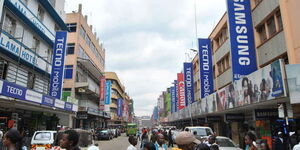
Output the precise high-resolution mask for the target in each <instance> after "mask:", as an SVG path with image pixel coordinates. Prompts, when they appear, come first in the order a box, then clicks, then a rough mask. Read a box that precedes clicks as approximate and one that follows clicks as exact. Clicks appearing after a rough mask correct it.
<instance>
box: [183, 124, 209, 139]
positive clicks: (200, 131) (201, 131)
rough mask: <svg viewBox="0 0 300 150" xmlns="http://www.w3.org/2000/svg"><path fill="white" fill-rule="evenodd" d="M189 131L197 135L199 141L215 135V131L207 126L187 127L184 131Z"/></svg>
mask: <svg viewBox="0 0 300 150" xmlns="http://www.w3.org/2000/svg"><path fill="white" fill-rule="evenodd" d="M187 129H188V130H189V131H190V132H191V133H193V134H195V137H196V138H197V139H198V140H202V139H203V137H205V136H209V135H212V134H213V131H212V129H211V128H210V127H205V126H194V127H185V128H184V131H186V130H187Z"/></svg>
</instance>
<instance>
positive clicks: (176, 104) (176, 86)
mask: <svg viewBox="0 0 300 150" xmlns="http://www.w3.org/2000/svg"><path fill="white" fill-rule="evenodd" d="M174 88H175V109H174V110H175V112H177V111H178V108H179V104H178V82H177V80H174Z"/></svg>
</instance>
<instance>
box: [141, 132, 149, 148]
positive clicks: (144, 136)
mask: <svg viewBox="0 0 300 150" xmlns="http://www.w3.org/2000/svg"><path fill="white" fill-rule="evenodd" d="M148 142H149V138H148V134H147V131H144V133H143V134H142V141H141V146H140V147H141V149H144V145H145V144H146V143H148Z"/></svg>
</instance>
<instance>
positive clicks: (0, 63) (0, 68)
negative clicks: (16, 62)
mask: <svg viewBox="0 0 300 150" xmlns="http://www.w3.org/2000/svg"><path fill="white" fill-rule="evenodd" d="M7 66H8V63H7V61H6V60H4V59H2V58H0V79H5V76H6V72H7Z"/></svg>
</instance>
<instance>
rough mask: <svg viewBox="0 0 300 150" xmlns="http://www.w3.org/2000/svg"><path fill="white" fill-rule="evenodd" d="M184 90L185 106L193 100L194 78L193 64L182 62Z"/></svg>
mask: <svg viewBox="0 0 300 150" xmlns="http://www.w3.org/2000/svg"><path fill="white" fill-rule="evenodd" d="M183 70H184V85H185V86H184V87H185V89H184V92H185V95H184V96H185V106H187V105H188V104H192V103H194V101H195V98H194V78H193V64H192V63H184V64H183Z"/></svg>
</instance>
